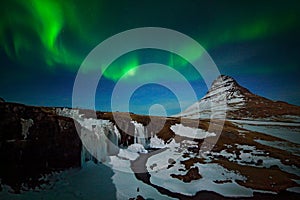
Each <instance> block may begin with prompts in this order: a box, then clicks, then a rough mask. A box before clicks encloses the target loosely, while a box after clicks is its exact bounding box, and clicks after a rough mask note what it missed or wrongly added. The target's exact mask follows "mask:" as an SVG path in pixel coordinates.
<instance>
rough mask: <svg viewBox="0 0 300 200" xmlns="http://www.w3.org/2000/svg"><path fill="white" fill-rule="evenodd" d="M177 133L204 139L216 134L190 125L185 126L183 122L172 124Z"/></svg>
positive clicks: (172, 128)
mask: <svg viewBox="0 0 300 200" xmlns="http://www.w3.org/2000/svg"><path fill="white" fill-rule="evenodd" d="M170 129H171V130H172V131H174V133H175V134H176V135H180V136H183V137H188V138H196V139H204V138H207V137H213V136H216V134H215V133H210V132H207V131H205V130H203V129H198V128H191V127H188V126H183V125H182V124H175V125H172V126H171V128H170Z"/></svg>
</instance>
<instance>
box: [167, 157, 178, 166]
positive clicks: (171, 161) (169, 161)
mask: <svg viewBox="0 0 300 200" xmlns="http://www.w3.org/2000/svg"><path fill="white" fill-rule="evenodd" d="M168 163H169V164H171V165H174V164H175V163H176V161H175V160H174V159H173V158H169V160H168Z"/></svg>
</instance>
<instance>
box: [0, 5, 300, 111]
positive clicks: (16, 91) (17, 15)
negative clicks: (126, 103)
mask: <svg viewBox="0 0 300 200" xmlns="http://www.w3.org/2000/svg"><path fill="white" fill-rule="evenodd" d="M299 8H300V3H299V2H298V1H285V2H284V1H272V2H268V1H266V2H261V1H251V2H250V1H249V2H247V3H245V2H240V1H226V2H225V1H180V0H173V1H171V0H166V1H159V0H154V1H146V0H139V1H129V0H128V1H127V0H126V1H109V0H106V1H104V0H87V1H82V0H73V1H71V0H65V1H59V0H3V1H1V3H0V59H1V66H0V80H1V86H0V96H1V97H3V98H4V99H6V100H7V101H14V102H21V103H26V104H32V105H47V106H70V105H71V98H72V86H73V82H74V79H75V76H76V73H77V70H78V69H79V67H80V65H81V63H82V61H83V59H84V58H85V57H86V56H87V54H88V53H89V52H90V51H91V50H92V49H93V48H94V47H95V46H96V45H98V44H99V43H100V42H102V41H103V40H105V39H106V38H108V37H110V36H112V35H114V34H117V33H119V32H121V31H125V30H128V29H132V28H137V27H148V26H153V27H165V28H169V29H174V30H176V31H179V32H182V33H184V34H186V35H188V36H190V37H192V38H194V39H195V40H197V41H198V42H199V43H200V44H201V45H202V46H203V47H204V48H205V49H206V50H207V52H208V53H209V54H210V55H211V57H212V59H213V60H214V61H215V63H216V64H217V66H218V68H219V71H220V72H221V73H222V74H226V75H230V76H233V77H234V78H236V79H237V81H238V82H240V83H241V84H242V85H244V86H245V87H247V88H248V89H250V90H251V91H253V92H254V93H256V94H259V95H262V96H265V97H267V98H271V99H273V100H284V101H287V102H289V103H293V104H297V105H300V90H299V85H300V79H299V76H300V61H299V55H298V54H299V52H300V49H299V48H300V39H299V35H300V17H299ZM182 48H186V51H188V52H190V53H191V55H192V54H193V49H190V47H188V46H187V47H182ZM195 59H196V58H195ZM153 61H155V62H157V63H161V64H165V65H168V66H171V67H173V68H175V69H176V70H178V71H179V72H180V73H182V74H183V75H185V76H186V78H187V79H188V80H189V81H190V83H191V85H192V86H193V88H194V89H195V91H197V95H198V97H199V98H201V97H202V96H203V95H204V94H205V92H206V90H207V88H206V85H205V84H204V83H203V80H202V79H201V76H200V75H197V74H195V73H194V71H193V69H192V67H191V66H190V64H189V63H188V62H186V61H185V60H184V59H182V58H180V57H178V56H176V55H174V54H171V53H168V52H164V51H159V50H151V49H148V50H144V51H134V52H130V53H128V54H126V55H123V56H121V57H120V58H119V59H117V60H116V61H115V62H113V63H112V64H111V66H110V67H109V68H108V70H106V71H105V72H103V73H104V78H103V80H101V81H102V82H101V84H103V86H104V87H102V88H100V89H99V91H97V96H96V102H97V106H98V107H97V109H101V110H109V105H110V104H109V102H110V99H109V97H110V94H111V92H112V89H113V87H114V84H115V83H116V82H117V81H118V79H119V78H120V77H121V76H123V75H124V74H126V73H127V72H129V71H130V72H129V73H128V81H129V82H130V81H136V80H138V79H141V80H142V79H145V78H148V76H151V77H152V78H153V79H155V74H154V75H150V72H149V73H148V74H149V75H147V77H143V76H142V75H141V74H140V72H139V69H138V68H136V67H137V66H138V65H141V64H145V63H149V62H153ZM156 74H157V73H156ZM161 75H162V76H165V77H166V79H168V76H167V74H166V75H165V74H161ZM170 81H172V78H170ZM174 81H176V80H174ZM175 84H179V85H180V83H175ZM150 95H151V96H150ZM132 98H133V99H132V105H131V108H132V111H133V112H137V113H146V110H147V109H146V108H148V107H149V105H150V104H153V103H161V104H163V105H166V107H167V110H168V114H175V113H176V112H178V108H177V107H176V106H178V104H177V103H176V101H175V97H174V95H173V94H172V93H171V92H170V91H167V89H165V88H162V87H159V86H157V85H152V86H151V85H147V86H145V88H144V89H142V88H140V89H139V90H138V91H137V93H136V94H135V95H134V96H133V97H132ZM190 103H192V102H189V100H188V99H187V102H186V105H187V106H188V105H189V104H190Z"/></svg>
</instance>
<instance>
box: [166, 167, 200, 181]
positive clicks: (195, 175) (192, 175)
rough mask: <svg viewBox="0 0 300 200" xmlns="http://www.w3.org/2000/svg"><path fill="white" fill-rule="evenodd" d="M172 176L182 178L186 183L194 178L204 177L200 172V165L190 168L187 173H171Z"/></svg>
mask: <svg viewBox="0 0 300 200" xmlns="http://www.w3.org/2000/svg"><path fill="white" fill-rule="evenodd" d="M171 177H172V178H177V179H179V180H182V181H183V182H185V183H189V182H191V181H193V180H198V179H200V178H202V176H201V175H200V174H199V169H198V167H194V168H191V169H189V171H188V172H187V173H186V174H185V175H178V174H171Z"/></svg>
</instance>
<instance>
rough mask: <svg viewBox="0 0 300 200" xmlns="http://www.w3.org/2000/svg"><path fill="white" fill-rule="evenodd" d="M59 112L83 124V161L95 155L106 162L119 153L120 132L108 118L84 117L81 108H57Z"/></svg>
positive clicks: (81, 136)
mask: <svg viewBox="0 0 300 200" xmlns="http://www.w3.org/2000/svg"><path fill="white" fill-rule="evenodd" d="M57 114H58V115H61V116H65V117H71V118H73V119H74V120H76V121H77V122H78V123H79V124H80V125H81V130H80V138H81V141H82V144H83V147H82V153H81V161H82V162H85V160H87V159H91V158H90V157H91V156H92V157H94V158H95V159H96V160H97V161H99V162H106V161H107V158H108V156H110V155H116V154H118V153H119V148H118V144H119V140H120V133H119V131H117V128H116V126H114V125H113V124H112V123H111V122H110V121H108V120H101V119H93V118H89V119H87V118H83V117H82V115H80V114H79V110H72V109H66V108H64V109H57Z"/></svg>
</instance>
